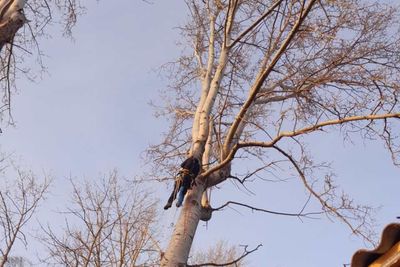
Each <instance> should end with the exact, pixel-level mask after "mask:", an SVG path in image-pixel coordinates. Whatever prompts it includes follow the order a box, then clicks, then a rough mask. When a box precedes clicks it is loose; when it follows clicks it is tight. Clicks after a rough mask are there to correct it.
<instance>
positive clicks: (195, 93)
mask: <svg viewBox="0 0 400 267" xmlns="http://www.w3.org/2000/svg"><path fill="white" fill-rule="evenodd" d="M186 4H187V7H188V10H189V14H190V18H189V20H188V22H187V23H186V24H185V25H183V26H182V27H180V29H181V33H182V39H183V40H182V43H183V54H182V56H181V57H180V58H178V59H177V60H176V62H173V63H170V64H166V65H165V68H166V69H167V71H169V73H170V78H171V79H172V83H171V86H170V90H169V91H166V92H165V97H164V98H163V99H166V105H165V108H164V109H159V115H166V116H169V119H170V121H171V126H170V128H169V131H168V132H167V134H166V136H165V140H164V141H163V142H162V143H161V144H159V145H155V146H152V147H151V148H150V149H149V150H148V155H149V158H150V159H151V160H152V161H153V162H155V166H154V174H153V175H155V176H156V177H158V178H159V179H163V178H165V177H171V175H173V173H174V172H176V169H177V167H176V166H177V164H178V162H180V161H181V160H182V159H183V158H184V157H185V155H186V150H187V149H188V148H189V147H190V153H189V154H190V155H193V156H195V157H197V158H199V159H201V160H202V163H203V170H202V172H201V173H200V175H199V176H198V177H197V178H196V184H197V185H196V186H194V187H193V188H192V190H190V191H189V193H188V194H187V196H186V201H185V204H184V206H183V208H182V210H181V214H180V217H179V219H178V221H177V223H176V226H175V230H174V232H173V234H172V236H171V240H170V243H169V245H168V247H167V250H166V252H165V254H164V257H163V260H162V263H161V265H162V266H185V265H186V263H187V259H188V255H189V251H190V248H191V244H192V241H193V238H194V235H195V233H196V229H197V225H198V223H199V220H200V219H201V218H203V219H210V218H211V213H210V211H211V212H212V210H213V209H212V208H210V207H209V204H208V201H207V199H205V200H204V198H203V202H202V201H201V199H202V197H204V196H206V195H205V192H206V191H207V189H208V188H211V187H213V186H215V185H218V184H221V183H223V182H225V181H226V180H228V179H232V180H233V181H235V182H237V183H239V185H243V186H246V182H247V181H249V180H252V179H257V177H261V178H263V176H265V175H266V174H267V173H268V174H269V175H270V176H271V175H272V176H273V177H277V179H278V180H279V179H283V177H286V176H287V175H288V174H294V175H295V176H297V177H298V178H299V181H300V183H301V184H302V186H304V189H305V190H306V197H310V199H309V201H311V202H314V203H318V204H319V206H320V208H321V210H320V212H323V213H324V214H326V215H327V216H328V217H330V218H336V219H338V220H339V221H342V222H343V223H344V224H345V225H347V226H348V227H349V228H350V230H351V232H352V233H354V234H356V235H359V236H361V237H363V238H364V239H365V240H367V241H370V242H373V239H372V238H371V218H370V215H371V208H370V207H367V206H363V205H358V204H356V203H355V202H354V201H353V200H352V198H351V197H350V196H348V195H347V194H345V193H340V192H341V190H338V185H336V184H335V183H334V181H333V177H334V172H333V170H332V169H331V168H330V166H329V165H328V164H325V163H319V162H318V161H316V160H315V159H313V158H312V155H311V153H309V152H308V151H307V149H306V144H307V141H310V140H311V141H310V142H312V137H313V136H316V135H317V134H318V133H319V134H323V133H324V132H326V131H335V130H338V131H340V133H341V134H342V136H343V138H353V137H357V138H358V136H361V137H362V138H363V139H364V140H370V139H381V140H382V141H383V143H384V146H385V147H386V148H387V150H388V151H389V152H390V153H391V155H392V158H393V162H394V163H395V164H398V160H399V153H400V147H399V143H398V133H399V131H398V130H397V131H396V127H398V126H396V125H394V123H395V122H396V120H398V119H399V118H400V113H399V112H400V110H399V104H398V95H399V92H400V87H399V81H400V75H399V74H400V72H399V71H400V69H399V68H400V57H399V54H398V51H399V50H400V40H399V36H400V34H399V29H400V27H399V26H400V25H399V18H400V16H399V10H398V6H394V5H392V4H390V3H386V2H383V1H361V0H343V1H332V0H269V1H256V0H226V1H221V0H205V1H197V0H187V1H186ZM171 95H172V97H170V98H168V96H171ZM397 129H398V128H397ZM305 136H307V138H305ZM250 161H251V162H252V163H253V165H252V166H254V162H258V165H259V167H257V168H256V169H253V170H249V172H248V173H247V174H245V175H242V176H240V175H238V174H237V173H235V172H234V171H233V169H232V166H234V164H240V165H241V166H244V165H246V164H247V162H250ZM228 203H229V204H235V201H234V200H233V201H231V202H228ZM228 203H227V205H228ZM307 203H308V201H307ZM241 204H242V206H244V207H247V208H252V209H254V208H256V207H251V206H249V205H246V204H245V203H241ZM306 208H307V207H306V206H305V207H304V208H303V210H301V212H300V213H298V214H297V213H295V215H296V216H302V215H305V213H306V212H305V209H306ZM256 210H257V209H256ZM258 210H261V211H268V210H267V209H265V207H262V208H259V209H258ZM205 212H207V214H208V215H207V216H205ZM278 213H279V212H278ZM292 215H293V214H292Z"/></svg>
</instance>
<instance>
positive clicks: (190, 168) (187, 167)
mask: <svg viewBox="0 0 400 267" xmlns="http://www.w3.org/2000/svg"><path fill="white" fill-rule="evenodd" d="M199 172H200V162H199V160H198V159H197V158H195V157H193V156H191V157H189V158H187V159H186V160H185V161H184V162H182V164H181V169H180V170H179V173H178V175H177V176H176V178H175V183H174V190H173V191H172V193H171V195H170V197H169V199H168V202H167V204H166V205H165V206H164V209H165V210H167V209H169V208H170V207H171V206H172V202H173V201H174V199H175V198H176V197H178V200H177V201H176V206H177V207H180V206H181V205H182V202H183V199H184V197H185V195H186V192H187V190H188V189H190V188H191V187H192V184H193V183H194V181H195V178H196V176H197V175H198V174H199Z"/></svg>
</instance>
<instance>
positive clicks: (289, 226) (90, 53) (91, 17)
mask: <svg viewBox="0 0 400 267" xmlns="http://www.w3.org/2000/svg"><path fill="white" fill-rule="evenodd" d="M117 3H118V4H117V5H115V4H114V1H99V2H97V1H87V7H88V9H87V12H86V14H85V15H83V16H82V17H81V18H80V20H79V22H78V25H77V26H76V27H75V28H74V30H73V36H74V40H70V39H67V38H64V37H63V36H62V34H61V33H60V32H59V29H58V27H53V29H52V38H49V39H47V40H42V41H41V46H42V50H43V51H45V53H46V55H47V56H46V57H45V64H46V65H47V68H48V74H47V75H44V77H43V79H42V80H40V81H37V82H34V83H33V82H30V81H27V80H24V79H23V78H21V79H19V80H18V87H19V92H18V95H16V96H14V98H13V116H14V120H15V122H16V125H15V126H10V127H7V128H5V129H3V133H2V134H1V135H0V138H1V140H2V141H1V147H2V150H3V151H6V152H13V153H14V156H15V157H17V158H18V160H19V162H20V163H21V164H22V165H23V166H24V167H26V168H29V169H32V170H33V171H34V172H36V173H48V174H50V175H51V176H52V177H54V183H53V186H52V194H51V195H50V196H49V200H51V201H48V202H47V203H46V204H45V205H44V206H43V207H42V210H41V212H42V214H43V215H42V216H43V217H46V219H47V220H49V222H50V223H51V222H54V221H55V220H57V219H56V218H54V212H55V210H56V209H57V207H58V206H57V204H61V203H62V202H63V201H66V199H68V197H69V192H68V190H66V188H68V187H66V185H67V184H68V179H67V178H68V177H74V179H84V178H89V179H96V177H99V176H100V175H101V174H104V173H108V172H109V171H110V170H112V169H114V168H116V169H118V171H119V172H120V174H121V175H123V176H126V177H135V176H137V175H140V174H142V173H143V170H144V168H145V166H144V162H143V160H142V158H141V154H142V153H143V151H144V150H145V149H146V147H147V146H148V145H149V144H154V143H157V142H158V141H160V140H161V134H162V132H163V131H165V130H166V122H165V121H163V120H162V119H156V118H155V117H154V116H153V113H154V110H153V109H152V108H151V106H150V105H148V103H149V102H150V101H151V100H154V99H158V100H159V94H158V92H159V90H161V89H163V88H164V87H165V86H167V84H168V81H167V80H165V79H163V78H162V77H160V75H159V74H158V71H157V69H158V68H159V67H160V66H161V65H162V64H163V63H166V62H168V61H171V60H173V59H174V58H175V57H176V56H177V55H179V52H180V51H179V47H177V45H176V44H177V42H178V41H179V32H178V30H177V29H176V27H177V26H178V25H180V24H182V23H183V21H184V19H185V17H186V14H187V10H186V7H185V5H184V3H183V1H154V3H152V4H149V3H146V2H143V1H130V0H118V2H117ZM85 4H86V3H85ZM312 138H313V139H310V140H312V142H310V146H309V149H310V150H312V151H313V154H314V155H315V156H316V157H317V158H318V159H320V160H326V161H329V162H332V164H333V166H334V167H335V169H336V173H337V179H336V180H337V181H338V183H340V184H341V188H342V189H343V190H345V191H346V192H347V193H349V194H350V195H352V196H353V197H354V198H355V199H356V200H357V201H358V202H360V203H363V204H369V205H373V206H375V207H380V209H379V211H378V212H377V214H376V219H377V222H376V223H377V227H376V229H377V231H378V232H381V230H382V229H383V227H384V226H385V225H386V224H388V223H390V222H393V221H395V220H396V219H395V218H396V216H399V215H400V208H399V206H398V203H400V194H398V192H397V191H398V188H400V180H399V169H398V168H395V167H394V166H393V165H392V164H391V160H390V155H389V154H388V153H387V152H386V151H385V150H384V149H383V144H382V143H380V142H372V143H363V142H362V141H360V140H355V142H354V144H351V143H349V142H343V140H342V138H341V137H340V136H339V135H337V134H328V135H319V134H316V135H315V136H313V137H312ZM153 186H155V187H156V188H154V190H156V191H157V192H159V194H158V195H159V196H160V204H159V208H160V222H159V223H160V229H161V231H162V232H163V239H164V242H165V244H163V245H164V247H165V245H166V243H167V241H168V235H169V234H170V233H171V231H172V227H171V225H173V223H174V222H175V220H176V219H177V218H178V212H179V210H177V209H176V208H175V207H173V208H172V209H170V210H168V211H167V212H164V211H163V210H162V206H163V204H164V201H165V200H166V198H167V195H168V193H169V192H167V187H166V186H165V185H164V184H156V185H153ZM249 187H250V188H251V189H252V190H253V191H254V192H255V195H251V196H249V195H247V194H245V193H243V192H241V191H238V190H236V188H235V186H234V185H233V184H232V183H230V182H227V183H225V184H224V185H222V186H221V187H220V188H219V189H216V190H214V191H213V195H212V205H214V206H219V205H220V204H223V203H224V202H225V201H227V200H236V201H245V202H246V203H248V204H254V205H256V204H257V205H258V206H261V207H264V208H269V209H275V210H279V211H286V212H295V211H297V210H299V209H300V208H301V206H302V205H303V203H304V197H302V196H304V194H303V193H304V190H303V189H302V188H301V187H298V186H296V183H276V184H271V183H269V184H265V183H257V182H256V183H254V184H251V185H249ZM219 240H226V241H227V242H228V243H229V244H231V245H249V248H252V247H255V246H257V245H258V244H263V247H262V248H260V249H259V250H258V251H256V252H255V253H253V254H251V255H250V256H248V258H247V262H248V266H251V267H256V266H267V267H290V266H298V267H302V266H304V267H306V266H307V267H310V266H311V267H312V266H327V267H330V266H332V267H334V266H343V264H344V263H349V262H350V258H351V255H352V254H353V253H354V252H355V251H356V250H358V249H360V248H363V247H365V244H364V243H363V241H362V240H360V239H359V238H357V237H355V236H353V235H351V233H350V231H349V229H348V228H346V226H345V225H344V224H342V223H340V222H338V221H335V220H334V221H331V220H329V219H328V218H321V219H318V220H303V221H300V220H299V219H297V218H290V217H280V216H271V215H268V214H259V213H252V212H250V211H247V210H243V209H240V208H238V209H236V210H233V209H226V210H225V211H223V212H219V213H215V214H214V215H213V219H212V220H211V221H210V222H209V223H208V224H205V223H201V224H200V225H199V229H198V231H197V233H196V237H195V241H194V249H198V250H206V249H207V247H209V246H210V245H212V244H215V243H216V242H218V241H219ZM17 253H20V254H21V255H32V254H31V253H32V247H29V246H28V250H27V251H25V250H24V249H22V248H20V251H18V252H17Z"/></svg>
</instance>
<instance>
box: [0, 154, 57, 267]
mask: <svg viewBox="0 0 400 267" xmlns="http://www.w3.org/2000/svg"><path fill="white" fill-rule="evenodd" d="M7 162H9V159H7V158H3V159H2V161H1V164H2V166H3V167H2V168H1V170H2V173H1V174H2V176H3V177H1V179H0V267H3V266H10V264H11V263H12V262H14V263H15V259H16V258H15V257H10V255H11V254H12V249H13V248H14V247H15V245H16V243H18V242H21V243H22V244H23V245H24V246H26V245H27V239H26V232H25V229H26V226H27V224H28V223H29V222H30V220H31V219H32V216H33V215H34V214H35V212H36V211H37V208H38V207H39V204H40V203H41V202H42V200H44V198H45V195H46V193H47V189H48V187H49V184H50V179H48V178H45V179H44V180H42V181H41V180H39V179H38V178H37V177H36V176H35V175H34V174H33V173H32V172H30V171H28V172H25V171H22V170H20V169H19V168H18V167H15V166H14V167H13V171H14V172H12V171H11V170H10V171H9V170H7V168H6V166H7V165H6V164H7ZM10 164H11V163H10ZM11 173H15V174H16V176H15V177H13V178H12V179H11V178H8V175H9V174H11Z"/></svg>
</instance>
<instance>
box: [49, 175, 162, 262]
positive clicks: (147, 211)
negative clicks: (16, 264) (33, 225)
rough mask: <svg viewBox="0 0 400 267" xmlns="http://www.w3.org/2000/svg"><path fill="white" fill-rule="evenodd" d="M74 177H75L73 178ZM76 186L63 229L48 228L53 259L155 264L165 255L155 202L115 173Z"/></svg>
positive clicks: (61, 260) (138, 187)
mask: <svg viewBox="0 0 400 267" xmlns="http://www.w3.org/2000/svg"><path fill="white" fill-rule="evenodd" d="M71 182H72V181H71ZM72 185H73V199H72V207H70V208H68V211H67V212H63V214H65V215H66V218H65V225H64V229H63V231H60V230H56V231H55V230H53V228H54V227H53V228H51V227H43V230H44V231H45V233H46V234H45V236H44V237H43V242H44V244H45V245H46V247H47V248H48V251H49V257H48V258H47V259H45V262H46V263H49V264H62V265H63V266H154V265H155V264H156V263H157V262H158V261H159V259H160V253H161V250H160V249H159V247H158V241H157V238H156V237H155V236H154V234H155V225H154V223H155V222H156V220H157V216H156V209H155V202H154V200H153V199H151V198H150V196H149V193H148V192H146V191H144V190H142V189H140V186H138V185H137V184H135V185H132V183H131V182H123V181H122V180H120V179H119V178H118V176H117V173H116V172H113V173H112V174H111V175H110V176H109V177H107V178H104V179H102V180H101V181H100V182H97V183H96V182H94V183H90V182H85V183H84V184H77V183H74V182H72Z"/></svg>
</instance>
